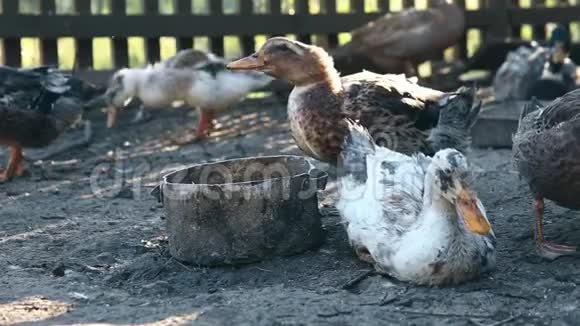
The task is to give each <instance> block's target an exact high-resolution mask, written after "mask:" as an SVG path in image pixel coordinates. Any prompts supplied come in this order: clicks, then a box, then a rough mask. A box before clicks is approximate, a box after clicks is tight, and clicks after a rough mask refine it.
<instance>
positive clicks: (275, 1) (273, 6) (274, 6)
mask: <svg viewBox="0 0 580 326" xmlns="http://www.w3.org/2000/svg"><path fill="white" fill-rule="evenodd" d="M280 13H282V2H281V1H280V0H270V14H272V15H280Z"/></svg>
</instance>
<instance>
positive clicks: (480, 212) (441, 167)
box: [336, 121, 496, 286]
mask: <svg viewBox="0 0 580 326" xmlns="http://www.w3.org/2000/svg"><path fill="white" fill-rule="evenodd" d="M348 126H349V135H348V136H347V137H346V139H345V141H344V144H343V147H344V149H343V151H342V152H341V169H340V171H341V172H340V175H339V180H338V181H339V190H338V192H339V199H338V202H337V205H336V207H337V209H338V211H339V214H340V216H341V220H342V223H343V224H344V226H345V229H346V232H347V235H348V238H349V242H350V244H351V246H352V247H353V249H354V252H355V253H356V255H357V256H358V258H359V259H360V260H361V261H363V262H366V263H369V264H372V265H373V266H374V268H375V270H376V271H377V272H378V273H380V274H384V275H387V276H389V277H392V278H395V279H397V280H399V281H403V282H410V283H413V284H417V285H426V286H452V285H457V284H460V283H463V282H467V281H470V280H474V279H477V278H478V277H481V276H482V275H484V274H486V273H490V272H492V271H493V270H494V269H495V264H496V251H495V246H496V239H495V234H494V232H493V229H492V226H491V223H490V221H489V219H488V217H487V214H486V211H485V207H484V206H483V204H482V203H481V201H480V200H479V198H478V197H477V195H476V193H475V192H474V191H472V190H471V189H470V186H469V176H470V166H469V164H468V161H467V159H466V157H465V156H464V155H463V154H462V153H461V152H459V151H458V150H456V149H452V148H447V149H442V150H439V151H438V152H437V153H435V155H434V156H432V157H429V156H425V155H424V154H422V153H416V154H413V155H405V154H401V153H398V152H395V151H392V150H390V149H388V148H385V147H381V146H377V144H376V143H375V142H374V140H373V138H372V137H371V135H370V133H369V132H368V130H366V129H365V128H364V127H362V126H361V125H360V124H357V123H355V122H354V121H350V122H348Z"/></svg>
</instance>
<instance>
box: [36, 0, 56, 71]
mask: <svg viewBox="0 0 580 326" xmlns="http://www.w3.org/2000/svg"><path fill="white" fill-rule="evenodd" d="M40 13H41V14H42V15H44V16H49V15H54V14H55V13H56V5H55V0H44V1H41V2H40ZM40 46H41V49H40V52H41V58H42V63H43V64H45V65H54V66H56V67H58V41H57V38H56V37H51V38H43V39H42V40H41V45H40Z"/></svg>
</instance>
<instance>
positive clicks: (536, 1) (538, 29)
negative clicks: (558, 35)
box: [532, 0, 546, 40]
mask: <svg viewBox="0 0 580 326" xmlns="http://www.w3.org/2000/svg"><path fill="white" fill-rule="evenodd" d="M545 6H546V1H545V0H532V7H533V8H542V7H545ZM532 30H533V32H532V33H533V37H534V39H535V40H545V39H546V24H534V25H533V26H532Z"/></svg>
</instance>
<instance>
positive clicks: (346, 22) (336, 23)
mask: <svg viewBox="0 0 580 326" xmlns="http://www.w3.org/2000/svg"><path fill="white" fill-rule="evenodd" d="M58 1H59V0H41V2H40V6H41V8H40V14H38V15H30V14H23V13H21V12H19V3H18V0H3V1H2V15H1V16H0V17H1V18H0V38H2V39H3V49H4V55H3V58H4V63H5V64H7V65H13V66H18V65H20V64H21V42H20V39H21V38H22V37H35V38H39V39H40V40H41V41H40V42H41V43H40V44H41V46H40V47H41V49H40V51H41V58H42V59H41V61H42V63H44V64H55V63H58V47H57V39H58V38H61V37H73V38H74V39H75V40H76V42H75V43H76V55H77V58H76V59H77V63H78V65H79V67H80V68H82V69H91V68H92V67H93V62H92V60H93V51H100V50H101V49H94V48H93V42H92V39H93V38H94V37H111V38H112V49H113V53H112V55H111V56H112V58H113V59H114V67H122V66H127V65H128V63H129V51H128V42H127V38H128V37H134V36H138V37H143V38H144V39H145V40H146V41H145V45H146V59H147V61H149V62H153V61H157V60H159V59H160V45H159V44H160V42H159V38H160V37H163V36H171V37H175V38H176V40H177V48H178V49H182V48H190V47H192V45H193V37H194V36H206V37H208V38H209V44H210V48H211V50H213V51H214V52H215V53H217V54H223V52H224V36H225V35H235V36H238V37H239V39H240V42H239V44H240V45H241V48H242V51H241V52H242V53H243V54H249V53H251V52H253V51H254V50H255V45H256V44H255V37H254V36H255V35H258V34H261V35H285V34H294V35H296V37H297V38H298V39H299V40H301V41H305V42H310V41H311V36H312V35H316V36H317V37H318V38H323V39H324V40H325V44H326V45H328V46H330V47H332V46H335V45H336V44H337V43H338V37H337V35H338V34H339V33H342V32H348V31H350V30H352V29H353V28H355V27H357V26H360V25H361V24H363V23H365V22H367V21H369V20H371V19H374V18H376V17H378V16H379V15H382V14H384V13H385V12H388V11H389V9H390V8H389V4H390V1H389V0H376V1H375V7H376V8H378V10H377V11H373V12H365V1H364V0H350V11H349V12H347V13H337V10H336V9H337V5H336V1H335V0H318V1H319V2H318V3H319V4H320V11H319V12H317V13H316V14H314V13H312V12H311V11H312V10H311V9H312V8H310V6H309V5H310V4H311V1H312V0H310V1H309V0H294V1H291V3H292V5H293V9H292V10H289V11H287V12H282V10H281V7H282V2H283V1H281V0H270V1H266V0H262V2H264V1H266V2H267V4H268V5H267V8H268V9H267V10H266V12H259V13H258V12H257V8H256V5H255V4H256V2H255V1H252V0H238V2H237V6H236V8H237V9H236V12H234V13H224V6H223V1H221V0H209V2H206V5H207V8H209V10H208V12H207V13H193V10H192V0H175V13H174V14H170V15H168V14H163V13H161V12H160V10H159V2H158V0H143V1H144V12H143V14H142V15H128V14H127V13H126V1H125V0H112V1H111V12H110V14H107V15H96V14H93V13H91V0H75V13H72V14H71V13H69V14H63V15H61V14H57V13H56V12H57V11H56V5H57V3H58ZM206 1H207V0H206ZM400 1H402V3H403V7H404V8H408V7H412V6H413V5H414V1H409V0H400ZM455 1H456V2H457V3H458V4H459V5H460V6H462V7H465V0H455ZM472 1H475V2H477V6H476V7H478V8H477V9H475V10H466V12H465V14H466V21H467V25H468V28H469V29H478V30H480V31H481V35H483V36H484V37H483V39H484V40H490V39H502V38H506V37H510V36H513V37H519V33H520V26H522V25H524V24H529V25H532V26H533V34H534V37H535V38H539V39H543V38H545V36H546V35H545V25H546V24H547V23H573V22H575V21H578V20H580V6H578V5H569V4H558V5H557V6H555V7H551V8H548V7H545V3H546V2H545V1H536V0H530V1H532V8H519V7H518V6H517V4H514V2H512V1H510V0H487V1H485V0H472ZM552 1H553V0H552ZM466 42H467V41H466V39H465V38H464V39H463V41H462V42H461V44H459V45H458V47H457V49H458V51H456V56H457V57H459V58H465V57H466V56H467V50H466V49H467V43H466Z"/></svg>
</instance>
